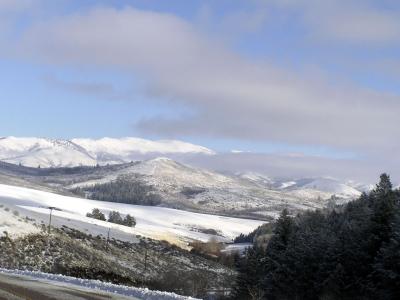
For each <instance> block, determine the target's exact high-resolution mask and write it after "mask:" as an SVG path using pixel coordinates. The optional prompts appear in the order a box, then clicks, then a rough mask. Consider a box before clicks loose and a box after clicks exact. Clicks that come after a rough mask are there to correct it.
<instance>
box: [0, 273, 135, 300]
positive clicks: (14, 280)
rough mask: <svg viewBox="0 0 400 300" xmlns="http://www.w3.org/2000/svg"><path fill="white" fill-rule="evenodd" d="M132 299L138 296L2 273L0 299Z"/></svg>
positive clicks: (0, 276)
mask: <svg viewBox="0 0 400 300" xmlns="http://www.w3.org/2000/svg"><path fill="white" fill-rule="evenodd" d="M21 299H24V300H82V299H88V300H105V299H110V300H114V299H115V300H116V299H121V300H128V299H130V300H132V299H137V298H131V297H125V296H119V295H115V294H110V293H105V292H100V291H91V290H89V289H84V288H79V287H74V286H66V285H62V284H57V283H53V282H47V281H46V282H43V281H39V280H36V279H31V278H29V277H24V276H14V275H5V274H0V300H21Z"/></svg>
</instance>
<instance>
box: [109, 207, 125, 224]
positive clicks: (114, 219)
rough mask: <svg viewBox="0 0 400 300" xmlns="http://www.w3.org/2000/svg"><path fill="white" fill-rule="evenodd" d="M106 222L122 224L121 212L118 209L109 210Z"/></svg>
mask: <svg viewBox="0 0 400 300" xmlns="http://www.w3.org/2000/svg"><path fill="white" fill-rule="evenodd" d="M108 222H111V223H115V224H121V225H122V224H123V223H124V221H123V219H122V217H121V214H120V213H119V212H118V211H115V210H114V211H110V213H109V214H108Z"/></svg>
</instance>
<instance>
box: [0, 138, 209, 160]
mask: <svg viewBox="0 0 400 300" xmlns="http://www.w3.org/2000/svg"><path fill="white" fill-rule="evenodd" d="M145 154H148V155H150V154H151V155H156V156H157V155H166V154H205V155H211V154H214V152H213V151H212V150H210V149H207V148H205V147H202V146H197V145H193V144H190V143H185V142H181V141H175V140H161V141H150V140H145V139H139V138H121V139H112V138H102V139H98V140H92V139H73V140H70V141H69V140H61V139H60V140H58V139H57V140H55V139H46V138H17V137H4V138H0V160H2V161H5V162H9V163H14V164H22V165H24V166H30V167H38V166H41V167H71V166H79V165H89V166H93V165H96V164H115V163H123V162H129V161H132V160H137V159H138V158H139V157H141V156H143V155H145Z"/></svg>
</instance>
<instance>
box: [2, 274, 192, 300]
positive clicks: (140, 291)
mask: <svg viewBox="0 0 400 300" xmlns="http://www.w3.org/2000/svg"><path fill="white" fill-rule="evenodd" d="M0 273H3V274H10V275H18V276H24V277H29V278H32V279H36V280H40V281H45V282H57V283H61V284H62V285H64V286H68V285H69V286H79V287H84V288H88V289H91V290H99V291H104V292H109V293H114V294H118V295H123V296H129V297H135V299H143V300H184V299H195V298H192V297H185V296H180V295H177V294H174V293H168V292H161V291H152V290H149V289H146V288H134V287H128V286H124V285H116V284H112V283H106V282H101V281H98V280H89V279H80V278H75V277H70V276H64V275H56V274H48V273H43V272H33V271H22V270H7V269H1V268H0Z"/></svg>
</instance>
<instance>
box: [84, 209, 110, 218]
mask: <svg viewBox="0 0 400 300" xmlns="http://www.w3.org/2000/svg"><path fill="white" fill-rule="evenodd" d="M86 216H87V217H89V218H93V219H97V220H101V221H105V220H106V216H105V215H104V214H103V213H102V212H101V211H100V210H99V209H98V208H93V210H92V212H91V213H87V214H86Z"/></svg>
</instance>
